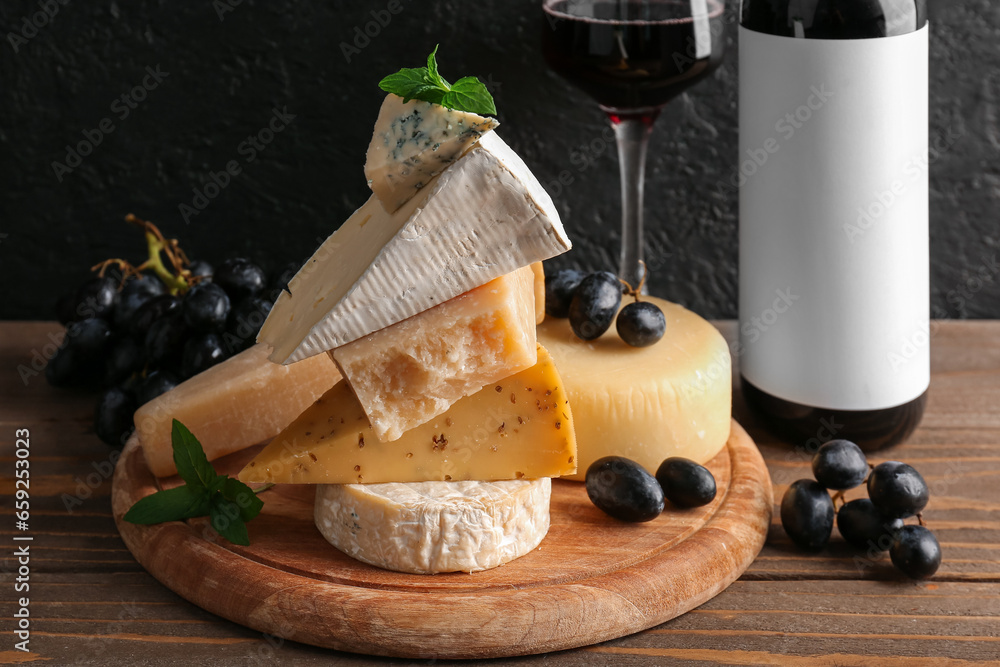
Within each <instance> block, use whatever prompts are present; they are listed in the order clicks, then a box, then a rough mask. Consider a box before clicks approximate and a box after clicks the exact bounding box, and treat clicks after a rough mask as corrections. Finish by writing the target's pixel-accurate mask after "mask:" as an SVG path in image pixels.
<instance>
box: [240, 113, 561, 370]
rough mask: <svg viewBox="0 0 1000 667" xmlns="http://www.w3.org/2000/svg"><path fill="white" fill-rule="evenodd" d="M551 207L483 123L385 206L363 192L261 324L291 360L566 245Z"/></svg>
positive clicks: (279, 354) (265, 336)
mask: <svg viewBox="0 0 1000 667" xmlns="http://www.w3.org/2000/svg"><path fill="white" fill-rule="evenodd" d="M571 245H572V244H571V243H570V240H569V237H568V236H567V235H566V231H565V230H564V229H563V226H562V222H561V221H560V220H559V214H558V212H557V211H556V208H555V206H554V205H553V204H552V200H551V199H550V198H549V196H548V194H547V193H546V192H545V190H544V189H543V188H542V186H541V184H540V183H539V182H538V181H537V179H535V177H534V176H532V174H531V172H530V171H529V170H528V168H527V167H526V166H525V165H524V163H523V162H522V161H521V159H520V158H519V157H518V156H517V155H516V154H514V152H513V151H512V150H511V149H510V148H509V147H508V146H507V145H506V144H505V143H504V142H503V140H502V139H500V137H499V136H498V135H497V134H496V133H495V132H491V133H489V134H487V135H485V136H483V137H482V139H481V140H480V141H479V142H478V143H477V144H476V145H475V146H474V147H473V148H472V149H471V150H469V151H468V152H467V153H466V154H465V155H464V156H463V157H462V158H461V159H460V160H459V161H458V162H456V163H455V164H454V165H452V166H451V168H449V169H447V170H445V171H444V172H443V173H441V174H440V175H438V176H437V177H435V179H433V180H432V181H431V183H429V184H428V185H427V186H425V187H424V188H423V189H422V190H421V196H418V197H414V198H412V199H411V200H410V201H409V202H408V203H407V204H406V205H405V206H403V207H402V208H400V209H399V210H398V211H396V212H395V213H392V214H389V213H386V212H385V210H384V209H383V208H382V206H381V205H380V204H379V203H378V200H377V199H376V198H375V197H374V196H373V197H372V198H371V199H369V200H368V202H367V203H366V204H365V205H364V206H362V207H361V208H360V209H358V211H357V212H355V213H354V215H352V216H351V217H350V218H349V219H348V220H347V222H345V223H344V224H343V225H342V226H341V228H340V229H338V230H337V231H336V232H334V234H333V235H332V236H330V238H328V239H327V240H326V241H325V242H324V243H323V245H322V246H320V248H319V249H318V250H317V251H316V253H315V254H314V255H313V256H312V258H311V259H310V260H309V261H308V262H306V264H305V266H303V267H302V269H301V270H300V271H299V273H298V274H296V275H295V277H294V278H293V279H292V280H291V281H290V282H289V284H288V291H286V292H283V293H282V294H281V295H280V296H279V297H278V299H277V301H276V302H275V304H274V307H273V308H272V309H271V312H270V314H269V315H268V318H267V321H265V322H264V326H263V327H261V330H260V333H259V334H258V340H259V341H264V342H267V343H269V344H270V345H271V346H272V347H273V348H274V352H273V353H272V355H271V359H272V360H273V361H276V362H279V363H286V364H287V363H292V362H295V361H299V360H301V359H305V358H306V357H310V356H313V355H316V354H320V353H322V352H325V351H327V350H331V349H334V348H336V347H338V346H340V345H344V344H346V343H350V342H351V341H353V340H357V339H358V338H360V337H362V336H365V335H368V334H370V333H372V332H373V331H378V330H379V329H382V328H384V327H387V326H389V325H391V324H395V323H397V322H401V321H402V320H404V319H406V318H408V317H411V316H413V315H416V314H417V313H420V312H423V311H424V310H427V309H428V308H431V307H433V306H436V305H437V304H439V303H442V302H443V301H446V300H448V299H451V298H453V297H456V296H458V295H459V294H462V293H463V292H467V291H469V290H471V289H473V288H475V287H478V286H479V285H483V284H485V283H487V282H489V281H490V280H493V279H494V278H496V277H498V276H501V275H503V274H505V273H510V272H512V271H514V270H515V269H518V268H520V267H522V266H527V265H529V264H531V263H533V262H537V261H541V260H543V259H548V258H550V257H553V256H555V255H558V254H560V253H563V252H566V251H567V250H569V249H570V247H571Z"/></svg>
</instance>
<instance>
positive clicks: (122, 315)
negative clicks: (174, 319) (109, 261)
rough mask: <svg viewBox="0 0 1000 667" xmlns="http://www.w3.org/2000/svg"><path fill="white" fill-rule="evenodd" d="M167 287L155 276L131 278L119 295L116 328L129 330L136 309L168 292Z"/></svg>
mask: <svg viewBox="0 0 1000 667" xmlns="http://www.w3.org/2000/svg"><path fill="white" fill-rule="evenodd" d="M166 293H167V288H166V287H165V286H164V285H163V283H162V282H160V279H159V278H157V277H155V276H143V277H142V279H139V278H130V279H129V281H128V282H126V283H125V287H123V288H122V291H121V293H120V294H119V295H118V307H117V308H116V309H115V317H114V319H115V328H116V329H117V330H119V331H128V328H129V326H130V324H131V321H132V316H133V315H135V311H137V310H139V307H140V306H142V304H144V303H146V302H147V301H149V300H150V299H151V298H153V297H154V296H159V295H161V294H166Z"/></svg>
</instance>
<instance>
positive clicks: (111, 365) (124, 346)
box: [104, 336, 145, 385]
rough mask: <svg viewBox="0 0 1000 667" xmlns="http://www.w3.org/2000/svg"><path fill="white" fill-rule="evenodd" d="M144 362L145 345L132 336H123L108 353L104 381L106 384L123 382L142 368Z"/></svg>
mask: <svg viewBox="0 0 1000 667" xmlns="http://www.w3.org/2000/svg"><path fill="white" fill-rule="evenodd" d="M144 363H145V352H144V351H143V346H142V345H140V344H139V342H138V341H136V339H134V338H132V337H131V336H128V337H125V338H121V339H119V340H118V341H117V342H116V343H115V344H114V346H112V348H111V351H110V352H109V353H108V358H107V362H106V364H105V368H104V383H105V384H106V385H117V384H121V383H122V382H124V381H125V380H127V379H129V378H130V377H132V374H133V373H136V372H138V371H140V370H142V366H143V364H144Z"/></svg>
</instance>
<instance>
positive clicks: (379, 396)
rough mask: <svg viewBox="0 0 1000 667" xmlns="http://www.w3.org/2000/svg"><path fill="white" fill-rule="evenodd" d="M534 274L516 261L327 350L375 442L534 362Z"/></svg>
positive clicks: (431, 415)
mask: <svg viewBox="0 0 1000 667" xmlns="http://www.w3.org/2000/svg"><path fill="white" fill-rule="evenodd" d="M534 283H535V273H534V271H533V270H532V269H531V268H530V267H527V266H525V267H523V268H520V269H518V270H517V271H514V272H513V273H508V274H505V275H502V276H500V277H499V278H496V279H494V280H491V281H490V282H488V283H486V284H485V285H481V286H479V287H477V288H475V289H473V290H470V291H468V292H465V293H464V294H461V295H459V296H457V297H455V298H454V299H449V300H448V301H445V302H444V303H442V304H439V305H437V306H435V307H433V308H430V309H429V310H425V311H423V312H422V313H419V314H417V315H414V316H413V317H410V318H407V319H405V320H403V321H402V322H398V323H396V324H393V325H391V326H388V327H386V328H385V329H381V330H379V331H376V332H375V333H373V334H369V335H368V336H365V337H363V338H359V339H358V340H356V341H354V342H351V343H348V344H347V345H342V346H340V347H338V348H336V349H335V350H334V351H333V352H332V355H333V360H334V361H335V362H336V363H337V367H338V368H339V369H340V372H341V374H342V375H343V376H344V379H345V380H347V383H348V384H349V385H350V386H351V389H352V390H354V394H355V396H357V397H358V400H359V401H360V402H361V407H362V408H364V411H365V414H366V415H367V416H368V420H369V421H370V422H371V426H372V431H374V433H375V436H376V437H377V438H378V439H379V440H383V441H389V440H396V439H398V438H399V437H400V436H401V435H403V433H404V432H405V431H408V430H409V429H411V428H414V427H416V426H419V425H420V424H423V423H425V422H427V421H428V420H430V419H432V418H433V417H436V416H437V415H440V414H441V413H443V412H444V411H445V410H447V409H448V408H449V407H451V406H452V405H453V404H454V403H455V401H457V400H459V399H460V398H463V397H465V396H468V395H470V394H474V393H476V392H477V391H479V390H480V389H482V388H483V387H484V386H486V385H487V384H490V383H492V382H496V381H498V380H502V379H503V378H505V377H507V376H509V375H513V374H514V373H517V372H519V371H522V370H524V369H525V368H530V367H531V366H534V365H535V361H536V356H535V316H536V314H535V289H534Z"/></svg>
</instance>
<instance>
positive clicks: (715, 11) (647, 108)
mask: <svg viewBox="0 0 1000 667" xmlns="http://www.w3.org/2000/svg"><path fill="white" fill-rule="evenodd" d="M723 1H724V0H544V1H543V4H542V10H543V12H544V17H545V22H544V26H543V28H542V46H543V51H544V53H545V60H546V62H547V63H548V65H549V67H550V68H551V69H552V70H554V71H555V72H556V73H558V74H559V75H561V76H562V77H564V78H565V79H567V80H569V81H570V82H571V83H573V84H575V85H576V86H578V87H579V88H582V89H583V90H584V91H585V92H586V93H587V94H589V95H590V96H591V97H593V98H594V99H595V100H596V101H597V103H598V105H599V106H600V107H601V109H602V110H603V111H604V112H605V113H606V114H607V116H608V119H609V120H610V121H611V126H612V127H613V128H614V132H615V138H616V141H617V144H618V162H619V167H620V170H621V190H622V248H621V266H620V269H619V277H620V278H622V279H623V280H625V281H627V282H628V283H629V284H630V285H632V286H633V287H636V286H637V285H638V284H639V283H640V282H641V281H642V278H643V274H644V273H645V271H644V268H643V266H644V265H643V264H642V261H643V238H642V192H643V178H644V174H645V167H646V147H647V145H648V144H649V135H650V132H651V131H652V129H653V123H654V122H655V121H656V118H657V116H659V114H660V110H661V109H662V108H663V106H664V105H665V104H666V103H667V102H669V101H670V100H671V99H673V98H674V97H676V96H677V95H679V94H680V93H681V92H682V91H684V90H685V89H686V88H687V87H688V86H691V85H692V84H694V83H696V82H698V81H700V80H701V79H703V78H705V77H706V76H707V75H708V74H709V73H710V72H711V71H712V70H714V69H715V68H716V67H718V65H719V63H720V62H721V61H722V51H723V28H724V26H723V21H722V14H723V9H724V7H723Z"/></svg>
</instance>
